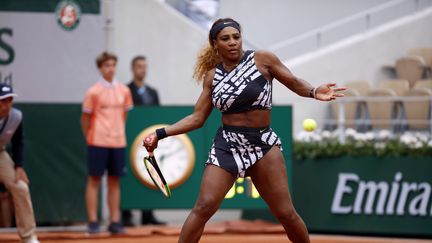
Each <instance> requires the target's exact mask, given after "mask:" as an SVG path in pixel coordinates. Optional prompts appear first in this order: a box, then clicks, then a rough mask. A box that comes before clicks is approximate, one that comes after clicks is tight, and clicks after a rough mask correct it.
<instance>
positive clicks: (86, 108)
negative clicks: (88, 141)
mask: <svg viewBox="0 0 432 243" xmlns="http://www.w3.org/2000/svg"><path fill="white" fill-rule="evenodd" d="M95 103H96V98H95V97H94V95H93V92H92V89H91V88H90V90H89V91H87V93H86V94H85V96H84V101H83V103H82V115H81V130H82V133H83V135H84V138H87V134H88V131H89V129H90V122H91V115H92V113H93V111H94V109H95V105H96V104H95Z"/></svg>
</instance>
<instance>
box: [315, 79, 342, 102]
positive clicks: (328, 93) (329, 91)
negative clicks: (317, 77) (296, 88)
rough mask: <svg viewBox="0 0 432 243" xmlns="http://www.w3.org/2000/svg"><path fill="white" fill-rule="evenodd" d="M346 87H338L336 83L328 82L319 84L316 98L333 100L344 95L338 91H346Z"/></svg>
mask: <svg viewBox="0 0 432 243" xmlns="http://www.w3.org/2000/svg"><path fill="white" fill-rule="evenodd" d="M346 89H347V88H345V87H336V83H328V84H323V85H320V86H318V88H317V90H316V91H315V99H317V100H321V101H331V100H335V99H336V98H338V97H344V94H341V93H338V92H339V91H344V90H346Z"/></svg>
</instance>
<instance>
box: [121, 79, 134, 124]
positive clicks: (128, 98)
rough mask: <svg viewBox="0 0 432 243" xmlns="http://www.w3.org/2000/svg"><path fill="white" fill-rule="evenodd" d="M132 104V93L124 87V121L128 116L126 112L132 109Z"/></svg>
mask: <svg viewBox="0 0 432 243" xmlns="http://www.w3.org/2000/svg"><path fill="white" fill-rule="evenodd" d="M133 106H134V104H133V99H132V93H131V91H130V89H129V88H128V87H125V99H124V110H125V111H124V113H123V118H124V120H125V121H126V120H127V117H128V112H129V111H130V110H132V108H133Z"/></svg>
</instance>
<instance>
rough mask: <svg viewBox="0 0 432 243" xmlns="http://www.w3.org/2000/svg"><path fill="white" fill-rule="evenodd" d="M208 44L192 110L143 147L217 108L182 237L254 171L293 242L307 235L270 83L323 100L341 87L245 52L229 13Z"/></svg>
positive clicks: (189, 237) (193, 238)
mask: <svg viewBox="0 0 432 243" xmlns="http://www.w3.org/2000/svg"><path fill="white" fill-rule="evenodd" d="M209 43H210V46H208V47H207V48H205V49H203V51H202V52H201V53H200V54H199V56H198V60H197V64H196V66H195V73H194V77H195V78H196V79H197V80H199V81H203V91H202V93H201V95H200V97H199V99H198V101H197V103H196V105H195V110H194V112H193V113H192V114H191V115H189V116H187V117H185V118H183V119H182V120H180V121H178V122H177V123H175V124H173V125H171V126H168V127H165V128H161V129H157V130H156V131H155V132H154V133H152V134H150V135H149V136H148V137H147V138H146V139H145V140H144V141H145V142H144V146H145V147H146V148H147V150H148V151H153V150H154V149H155V148H156V147H157V143H158V141H159V140H161V139H163V138H165V137H167V136H173V135H177V134H182V133H186V132H189V131H192V130H194V129H198V128H200V127H201V126H203V124H204V122H205V121H206V119H207V117H208V116H209V114H210V112H211V111H212V109H213V107H216V108H217V109H219V110H220V111H221V112H222V123H223V125H222V126H221V127H220V128H219V130H218V131H217V134H216V137H215V138H214V140H213V145H212V147H211V149H210V152H209V156H208V160H207V162H206V164H207V166H206V168H205V171H204V175H203V178H202V184H201V189H200V194H199V196H198V199H197V201H196V203H195V206H194V208H193V209H192V211H191V213H190V214H189V216H188V218H187V219H186V222H185V223H184V225H183V228H182V231H181V234H180V238H179V242H181V243H193V242H198V241H199V239H200V238H201V235H202V232H203V229H204V225H205V224H206V222H207V221H208V220H209V218H210V217H211V216H212V215H213V214H214V213H215V212H216V211H217V209H218V208H219V206H220V204H221V202H222V200H223V199H224V197H225V195H226V193H227V192H228V190H229V189H230V188H231V187H232V185H233V183H234V181H235V180H236V179H237V177H245V176H250V177H251V178H252V181H253V183H254V184H255V186H256V188H257V189H258V191H259V193H260V195H261V197H262V198H263V199H264V200H265V201H266V203H267V204H268V206H269V207H270V209H271V211H272V212H273V214H274V215H275V216H276V217H277V219H278V220H279V221H280V222H281V224H282V225H283V227H284V228H285V231H286V234H287V236H288V238H289V239H290V240H291V241H292V242H294V243H306V242H310V240H309V236H308V231H307V229H306V226H305V224H304V222H303V220H302V219H301V218H300V216H299V215H298V214H297V212H296V210H295V209H294V206H293V204H292V201H291V198H290V193H289V191H288V180H287V174H286V168H285V160H284V158H283V155H282V152H281V151H282V148H281V141H280V139H279V137H278V135H277V134H276V133H275V132H274V131H273V130H272V129H271V128H270V112H271V108H272V82H273V79H276V80H278V81H279V82H281V83H282V84H283V85H284V86H286V87H287V88H288V89H290V90H291V91H293V92H295V93H296V94H298V95H300V96H303V97H308V98H312V99H317V100H321V101H330V100H334V99H336V98H337V97H342V96H343V94H340V93H338V91H342V90H344V89H345V88H336V87H335V84H334V83H328V84H323V85H320V86H318V87H313V86H311V85H310V84H309V83H308V82H306V81H305V80H302V79H300V78H298V77H296V76H294V75H293V74H292V73H291V72H290V70H289V69H288V68H287V67H285V66H284V65H283V63H282V62H281V61H280V60H279V59H278V58H277V57H276V56H275V55H274V54H273V53H271V52H268V51H244V50H243V48H242V35H241V28H240V25H239V23H238V22H236V21H235V20H233V19H230V18H225V19H219V20H217V21H216V22H215V23H214V24H213V25H212V27H211V29H210V33H209Z"/></svg>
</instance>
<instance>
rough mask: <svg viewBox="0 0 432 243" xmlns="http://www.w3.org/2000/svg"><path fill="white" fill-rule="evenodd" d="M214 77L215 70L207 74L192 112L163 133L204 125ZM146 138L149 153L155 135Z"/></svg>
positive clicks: (209, 105)
mask: <svg viewBox="0 0 432 243" xmlns="http://www.w3.org/2000/svg"><path fill="white" fill-rule="evenodd" d="M214 75H215V69H213V70H210V71H208V72H207V74H206V76H205V78H204V82H203V90H202V92H201V95H200V97H199V98H198V101H197V102H196V104H195V108H194V112H193V113H192V114H190V115H189V116H186V117H185V118H183V119H181V120H180V121H178V122H176V123H174V124H172V125H170V126H167V127H165V131H166V133H167V135H168V136H174V135H178V134H182V133H187V132H190V131H192V130H195V129H198V128H200V127H202V126H203V125H204V123H205V121H206V120H207V118H208V116H209V115H210V113H211V111H212V110H213V103H212V82H213V78H214ZM148 138H150V139H149V140H148V139H145V146H146V147H147V148H149V149H150V150H149V151H152V150H153V149H154V148H156V147H157V137H156V133H152V134H151V135H149V136H148Z"/></svg>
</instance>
